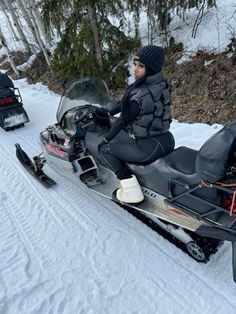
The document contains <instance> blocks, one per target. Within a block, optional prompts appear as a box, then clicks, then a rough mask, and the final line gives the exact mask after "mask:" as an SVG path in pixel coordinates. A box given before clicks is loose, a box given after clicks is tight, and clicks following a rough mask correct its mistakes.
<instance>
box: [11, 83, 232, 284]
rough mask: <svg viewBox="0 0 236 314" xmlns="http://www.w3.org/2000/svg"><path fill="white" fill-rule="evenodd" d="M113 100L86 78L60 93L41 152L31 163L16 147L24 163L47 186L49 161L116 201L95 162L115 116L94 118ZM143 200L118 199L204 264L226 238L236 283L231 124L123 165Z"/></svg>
mask: <svg viewBox="0 0 236 314" xmlns="http://www.w3.org/2000/svg"><path fill="white" fill-rule="evenodd" d="M111 101H112V99H111V97H110V95H109V91H108V88H107V86H106V85H105V83H104V82H102V81H101V80H99V79H96V78H84V79H80V80H78V81H76V82H74V83H73V84H72V85H71V86H70V87H69V88H68V89H67V90H66V91H65V92H64V94H63V95H62V98H61V101H60V104H59V108H58V111H57V123H56V124H54V125H50V126H48V127H47V128H46V130H44V131H43V132H41V134H40V143H41V145H42V149H43V156H42V155H39V156H36V157H34V162H33V161H31V160H30V159H29V157H28V156H27V155H26V153H25V152H24V151H23V150H22V149H21V147H20V146H19V144H16V148H17V150H16V154H17V157H18V159H19V160H20V162H21V163H22V165H23V166H24V167H25V168H26V169H27V170H29V171H30V173H32V174H33V175H34V176H35V177H36V178H37V179H38V180H40V181H41V182H42V183H43V184H44V185H45V186H47V187H50V186H52V185H54V184H55V182H54V181H53V180H52V179H51V178H49V177H48V176H47V175H46V174H45V173H44V172H43V170H42V168H43V165H44V164H45V162H47V163H48V164H49V165H50V166H51V167H52V168H53V169H55V170H56V171H57V172H59V173H60V174H62V175H63V176H65V177H67V178H68V179H69V180H71V181H73V182H74V183H77V184H81V182H82V183H83V184H85V185H86V186H87V187H88V188H89V189H92V190H93V191H94V192H96V193H99V194H101V195H103V196H105V197H108V198H110V199H113V200H114V201H116V202H118V200H117V199H116V198H115V196H114V191H115V190H116V189H117V188H118V186H119V181H118V180H117V179H116V177H115V175H114V174H113V172H111V171H110V170H109V169H107V168H106V165H105V164H104V163H103V161H102V160H101V158H100V156H99V154H98V152H97V145H98V143H99V142H100V141H101V139H102V138H103V137H104V136H105V135H106V132H107V131H108V129H109V127H110V124H112V122H114V119H116V117H112V118H111V117H109V116H108V115H103V116H102V118H101V117H100V119H97V115H96V112H97V110H96V108H98V107H100V108H107V107H108V106H110V104H111ZM128 166H129V167H130V168H131V170H132V171H133V173H134V174H135V175H136V176H137V178H138V180H139V182H140V184H141V186H142V190H143V193H144V196H145V199H144V201H143V202H142V203H140V204H121V205H122V206H124V207H125V208H126V209H127V210H129V211H130V212H131V213H132V214H134V215H135V216H136V217H138V218H139V219H141V220H142V221H143V222H145V223H146V224H148V225H149V226H150V227H152V228H153V229H155V230H157V231H158V232H160V233H161V234H163V235H164V236H166V237H167V238H168V239H170V240H171V241H172V242H173V240H174V242H175V244H177V245H178V246H180V247H181V248H182V249H183V250H184V251H185V252H187V253H188V254H189V255H191V256H192V257H193V258H194V259H195V260H197V261H199V262H206V261H207V260H208V259H209V256H210V255H211V254H213V253H215V252H216V251H217V248H218V247H219V245H220V244H222V242H223V241H224V240H227V241H231V242H232V248H233V253H232V254H233V278H234V281H236V201H235V199H236V121H234V122H232V123H231V124H229V125H227V126H225V127H224V128H223V129H222V130H220V131H219V132H218V133H216V134H215V135H213V136H212V137H211V138H210V139H209V140H208V141H207V142H206V143H205V144H204V145H203V146H202V148H201V149H200V150H199V151H196V150H193V149H190V148H187V147H179V148H176V149H175V150H174V151H173V152H171V153H170V154H168V155H166V156H164V157H162V158H159V159H158V160H156V161H155V162H153V163H151V164H149V165H145V166H143V165H137V164H128Z"/></svg>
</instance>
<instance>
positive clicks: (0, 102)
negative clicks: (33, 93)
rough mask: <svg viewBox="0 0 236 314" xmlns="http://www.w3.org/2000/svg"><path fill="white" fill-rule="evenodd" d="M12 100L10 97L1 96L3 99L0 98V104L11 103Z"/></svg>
mask: <svg viewBox="0 0 236 314" xmlns="http://www.w3.org/2000/svg"><path fill="white" fill-rule="evenodd" d="M12 102H13V98H11V97H8V98H3V99H0V106H1V105H6V104H11V103H12Z"/></svg>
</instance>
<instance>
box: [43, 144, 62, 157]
mask: <svg viewBox="0 0 236 314" xmlns="http://www.w3.org/2000/svg"><path fill="white" fill-rule="evenodd" d="M47 149H48V150H49V151H50V152H53V153H54V154H56V155H59V156H60V157H65V156H66V153H65V152H63V151H62V150H60V149H59V148H58V147H55V146H53V145H51V144H47Z"/></svg>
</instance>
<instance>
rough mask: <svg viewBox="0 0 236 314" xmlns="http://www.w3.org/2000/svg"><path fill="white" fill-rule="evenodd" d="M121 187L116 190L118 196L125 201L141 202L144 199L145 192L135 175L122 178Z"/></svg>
mask: <svg viewBox="0 0 236 314" xmlns="http://www.w3.org/2000/svg"><path fill="white" fill-rule="evenodd" d="M120 185H121V187H120V188H119V189H118V190H117V191H116V197H117V199H118V200H119V201H121V202H124V203H140V202H142V201H143V200H144V196H143V192H142V190H141V187H140V185H139V183H138V180H137V178H136V177H135V175H132V177H131V178H129V179H123V180H120Z"/></svg>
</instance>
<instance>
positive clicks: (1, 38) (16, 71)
mask: <svg viewBox="0 0 236 314" xmlns="http://www.w3.org/2000/svg"><path fill="white" fill-rule="evenodd" d="M0 44H1V45H3V47H5V49H6V52H7V57H8V60H9V62H10V65H11V67H12V70H13V71H14V73H15V74H16V75H17V76H19V75H20V72H19V71H18V70H17V68H16V66H15V63H14V61H13V59H12V57H11V54H10V50H9V48H8V46H7V42H6V40H5V38H4V36H3V33H2V32H1V30H0Z"/></svg>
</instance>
